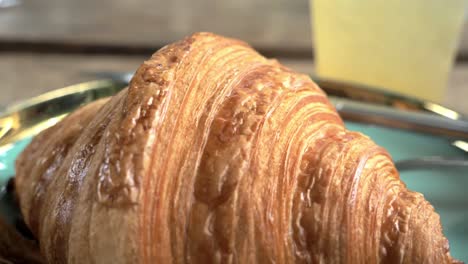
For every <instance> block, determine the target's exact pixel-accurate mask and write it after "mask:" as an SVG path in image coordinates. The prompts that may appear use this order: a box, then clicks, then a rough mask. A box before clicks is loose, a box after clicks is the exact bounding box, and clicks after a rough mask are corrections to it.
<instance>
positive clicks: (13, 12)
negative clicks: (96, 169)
mask: <svg viewBox="0 0 468 264" xmlns="http://www.w3.org/2000/svg"><path fill="white" fill-rule="evenodd" d="M309 24H310V23H309V7H308V1H307V0H295V1H289V0H255V1H251V0H237V1H217V0H200V1H196V2H195V1H183V0H173V1H162V0H161V1H154V0H136V1H126V0H100V1H94V0H80V1H74V0H44V1H33V0H22V2H21V4H20V5H19V6H15V7H10V8H5V9H0V79H1V80H2V81H3V83H2V88H1V91H2V95H1V97H0V105H6V104H8V103H11V102H13V101H17V100H20V99H24V98H28V97H31V96H34V95H38V94H40V93H43V92H45V91H48V90H52V89H56V88H60V87H63V86H66V85H70V84H74V83H77V82H82V81H87V80H92V79H94V77H93V76H92V75H90V74H89V73H91V72H99V71H133V70H135V69H136V68H137V67H138V65H139V64H140V63H141V62H142V61H143V60H144V59H145V58H147V57H148V56H149V55H150V54H151V53H152V52H153V51H155V50H157V49H158V48H160V47H162V46H163V45H165V44H167V43H169V42H171V41H174V40H177V39H180V38H182V37H183V36H185V35H188V34H190V33H192V32H194V31H212V32H215V33H219V34H224V35H228V36H232V37H237V38H241V39H244V40H246V41H248V42H249V43H251V44H252V45H253V46H254V47H255V48H257V49H258V50H260V52H262V53H263V54H265V55H267V56H270V57H276V58H279V60H280V61H282V62H283V63H285V64H286V65H288V66H290V67H291V68H294V69H296V70H298V71H302V72H307V73H312V72H313V58H312V45H311V43H312V42H311V29H310V25H309ZM458 58H459V61H458V63H457V64H456V66H455V68H454V70H453V72H452V74H451V78H450V83H449V88H448V89H447V93H446V96H445V98H444V101H443V103H445V104H446V105H447V106H449V107H452V108H454V109H456V110H458V111H461V112H464V113H467V114H468V25H466V26H465V27H464V32H463V34H462V38H461V45H460V52H459V54H458Z"/></svg>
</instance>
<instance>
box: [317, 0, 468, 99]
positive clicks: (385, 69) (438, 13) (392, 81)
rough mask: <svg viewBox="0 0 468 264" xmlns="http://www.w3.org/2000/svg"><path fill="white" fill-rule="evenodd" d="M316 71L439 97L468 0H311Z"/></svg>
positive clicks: (443, 88)
mask: <svg viewBox="0 0 468 264" xmlns="http://www.w3.org/2000/svg"><path fill="white" fill-rule="evenodd" d="M310 6H311V17H312V25H313V26H314V41H315V43H314V48H315V58H316V65H317V74H318V75H319V76H320V77H326V78H334V79H340V80H345V81H353V82H359V83H364V84H368V85H375V86H380V87H384V88H386V89H390V90H392V91H395V92H400V93H402V94H405V95H410V96H415V97H418V98H422V99H427V100H430V101H435V102H440V101H442V99H443V96H444V91H445V88H446V86H447V81H448V76H449V73H450V70H451V67H452V64H453V60H454V56H455V51H456V48H457V44H458V38H459V35H460V32H461V29H462V25H463V20H464V13H465V8H466V6H467V1H466V0H407V1H403V0H333V1H330V0H310Z"/></svg>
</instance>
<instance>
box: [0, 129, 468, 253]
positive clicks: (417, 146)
mask: <svg viewBox="0 0 468 264" xmlns="http://www.w3.org/2000/svg"><path fill="white" fill-rule="evenodd" d="M347 127H348V129H350V130H355V131H360V132H362V133H364V134H366V135H368V136H370V137H371V138H372V139H373V140H374V141H376V142H377V143H378V144H379V145H381V146H383V147H385V148H386V149H387V150H388V151H389V152H390V154H391V155H392V157H393V159H394V160H400V159H406V158H414V157H421V156H437V155H443V156H455V157H457V156H458V157H464V156H465V155H466V154H465V153H463V152H462V151H460V150H458V149H456V148H454V147H452V146H451V145H450V144H449V142H448V141H447V140H446V139H444V138H440V137H435V136H430V135H426V134H420V133H414V132H408V131H404V130H398V129H390V128H384V127H379V126H374V125H365V124H359V123H353V122H347ZM29 142H30V138H27V139H23V140H20V141H17V142H15V143H12V144H9V145H6V146H3V147H2V148H0V189H1V190H3V192H2V197H1V199H0V214H1V215H2V216H4V217H5V218H6V219H8V220H9V221H10V222H11V221H12V220H13V219H12V218H13V217H15V216H16V215H17V211H16V210H15V209H16V208H14V206H13V205H12V204H11V203H10V202H8V201H9V200H8V199H6V198H5V196H4V193H5V192H4V190H5V186H6V183H7V181H8V179H9V177H11V176H12V175H14V174H15V171H14V163H15V159H16V156H17V155H18V154H19V153H20V152H21V151H22V150H23V149H24V148H25V147H26V145H27V144H28V143H29ZM401 177H402V179H403V181H404V182H405V183H406V184H407V186H408V187H409V188H410V189H412V190H415V191H418V192H421V193H423V194H424V196H425V197H426V199H427V200H429V201H430V202H431V203H432V204H433V205H434V207H435V209H436V211H437V212H438V213H439V214H440V216H441V220H442V224H443V228H444V234H445V235H446V236H447V237H448V239H449V241H450V248H451V253H452V255H453V256H454V257H455V258H457V259H459V260H462V261H465V262H468V194H467V189H466V188H467V187H466V186H468V171H466V170H456V169H451V170H446V169H445V170H444V171H437V170H427V171H421V170H419V171H405V172H403V173H402V174H401Z"/></svg>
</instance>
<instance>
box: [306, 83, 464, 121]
mask: <svg viewBox="0 0 468 264" xmlns="http://www.w3.org/2000/svg"><path fill="white" fill-rule="evenodd" d="M312 78H313V80H314V81H315V82H316V83H317V84H318V85H319V86H320V87H321V88H322V89H323V90H324V91H325V92H326V93H327V94H328V95H332V96H337V97H344V98H348V99H352V100H356V101H359V102H367V103H373V104H378V105H385V106H389V107H392V108H397V109H400V110H407V111H420V112H430V113H435V114H438V115H441V116H444V117H447V118H450V119H453V120H458V119H463V117H462V115H461V114H460V113H457V112H456V111H454V110H452V109H449V108H447V107H445V106H442V105H440V104H437V103H434V102H429V101H424V100H420V99H416V98H412V97H408V96H404V95H401V94H398V93H394V92H390V91H387V90H382V89H378V88H376V87H371V86H367V85H363V84H359V83H351V82H343V81H338V80H332V79H326V78H319V77H312Z"/></svg>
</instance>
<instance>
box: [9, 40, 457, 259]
mask: <svg viewBox="0 0 468 264" xmlns="http://www.w3.org/2000/svg"><path fill="white" fill-rule="evenodd" d="M16 170H17V174H16V188H17V190H16V191H17V195H18V198H19V203H20V207H21V211H22V214H23V216H24V219H25V222H26V223H27V225H28V227H29V228H30V229H31V231H32V233H33V234H34V235H35V237H36V238H37V239H38V241H39V244H40V251H41V254H42V255H43V257H44V259H45V261H46V262H47V263H458V262H457V261H456V260H454V259H453V258H452V257H451V256H450V253H449V245H448V241H447V239H446V238H445V237H444V235H443V234H442V228H441V225H440V219H439V216H438V214H436V213H435V212H434V208H433V207H432V206H431V204H430V203H429V202H427V201H426V200H425V199H424V197H423V195H422V194H420V193H417V192H412V191H410V190H408V189H407V188H406V186H405V184H404V183H403V182H402V181H401V180H400V178H399V174H398V171H397V170H396V169H395V166H394V164H393V162H392V160H391V157H390V156H389V154H388V153H387V152H386V151H385V150H384V149H382V148H381V147H379V146H377V145H376V144H375V143H374V142H373V141H372V140H371V139H369V138H368V137H366V136H365V135H363V134H360V133H357V132H351V131H348V130H346V128H345V127H344V124H343V121H342V120H341V118H340V116H339V115H338V114H337V112H336V111H335V109H334V108H333V106H332V105H331V104H330V103H329V101H328V100H327V97H326V95H325V93H324V92H323V91H322V90H321V89H320V88H319V87H318V86H317V85H316V84H315V83H314V82H312V81H311V80H310V78H309V77H308V76H306V75H304V74H299V73H296V72H294V71H292V70H290V69H288V68H286V67H284V66H282V65H281V64H279V63H278V62H277V61H276V60H269V59H266V58H264V57H262V56H261V55H259V54H258V53H257V52H255V51H254V50H253V49H252V48H251V47H249V46H248V45H247V44H245V43H244V42H241V41H238V40H234V39H229V38H224V37H221V36H217V35H214V34H211V33H197V34H194V35H192V36H189V37H187V38H185V39H184V40H182V41H179V42H176V43H174V44H171V45H168V46H166V47H164V48H162V49H161V50H159V51H158V52H156V53H155V54H154V55H153V56H152V57H151V58H150V59H149V60H148V61H145V62H144V63H143V65H141V66H140V67H139V69H138V70H137V72H136V74H135V76H134V77H133V79H132V81H131V83H130V85H129V87H128V88H126V89H124V90H122V91H121V92H120V93H118V94H117V95H115V96H113V97H112V98H110V99H103V100H100V101H96V102H93V103H91V104H89V105H86V106H84V107H82V108H80V109H79V110H77V111H75V112H74V113H72V114H70V115H69V116H67V117H66V118H65V119H64V120H63V121H61V122H60V123H58V124H57V125H55V126H54V127H52V128H50V129H48V130H46V131H44V132H42V133H41V134H39V135H38V136H36V137H35V138H34V140H33V141H32V143H31V144H30V145H29V146H28V147H27V148H26V150H25V151H24V152H23V153H22V154H21V155H20V156H19V158H18V159H17V163H16Z"/></svg>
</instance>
